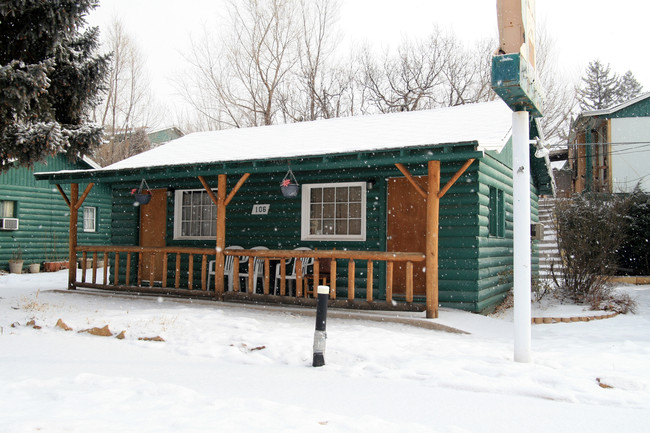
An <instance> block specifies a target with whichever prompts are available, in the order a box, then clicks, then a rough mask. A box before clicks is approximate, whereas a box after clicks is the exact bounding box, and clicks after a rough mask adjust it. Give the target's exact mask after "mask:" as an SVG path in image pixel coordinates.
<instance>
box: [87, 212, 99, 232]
mask: <svg viewBox="0 0 650 433" xmlns="http://www.w3.org/2000/svg"><path fill="white" fill-rule="evenodd" d="M95 231H97V208H96V207H92V206H84V232H95Z"/></svg>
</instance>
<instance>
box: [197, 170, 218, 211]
mask: <svg viewBox="0 0 650 433" xmlns="http://www.w3.org/2000/svg"><path fill="white" fill-rule="evenodd" d="M198 178H199V182H201V185H203V188H204V189H205V192H207V193H208V196H209V197H210V199H211V200H212V202H213V203H214V205H215V206H219V200H218V199H217V196H216V195H214V192H212V188H210V185H208V182H207V181H206V180H205V178H204V177H203V176H198Z"/></svg>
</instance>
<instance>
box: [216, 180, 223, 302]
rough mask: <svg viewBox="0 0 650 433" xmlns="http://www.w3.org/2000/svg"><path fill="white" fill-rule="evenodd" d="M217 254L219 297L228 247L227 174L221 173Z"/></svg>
mask: <svg viewBox="0 0 650 433" xmlns="http://www.w3.org/2000/svg"><path fill="white" fill-rule="evenodd" d="M216 248H217V254H216V258H215V270H214V273H215V277H216V278H215V280H216V281H215V287H214V292H215V295H216V296H217V297H218V298H222V297H223V292H224V280H223V272H224V269H223V268H224V263H225V258H226V256H224V254H223V251H224V250H225V249H226V175H225V174H220V175H219V177H218V180H217V245H216Z"/></svg>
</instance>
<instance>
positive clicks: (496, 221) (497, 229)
mask: <svg viewBox="0 0 650 433" xmlns="http://www.w3.org/2000/svg"><path fill="white" fill-rule="evenodd" d="M505 208H506V206H505V195H504V193H503V190H501V189H498V188H494V187H490V214H489V224H490V227H489V229H490V231H489V233H490V236H496V237H503V236H505V233H506V212H505Z"/></svg>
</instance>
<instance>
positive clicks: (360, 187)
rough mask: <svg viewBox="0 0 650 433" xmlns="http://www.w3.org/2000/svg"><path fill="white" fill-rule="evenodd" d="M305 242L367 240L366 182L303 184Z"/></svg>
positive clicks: (302, 218)
mask: <svg viewBox="0 0 650 433" xmlns="http://www.w3.org/2000/svg"><path fill="white" fill-rule="evenodd" d="M300 232H301V233H300V238H301V239H302V240H323V241H324V240H341V241H365V240H366V183H365V182H341V183H314V184H305V185H302V212H301V230H300Z"/></svg>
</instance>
